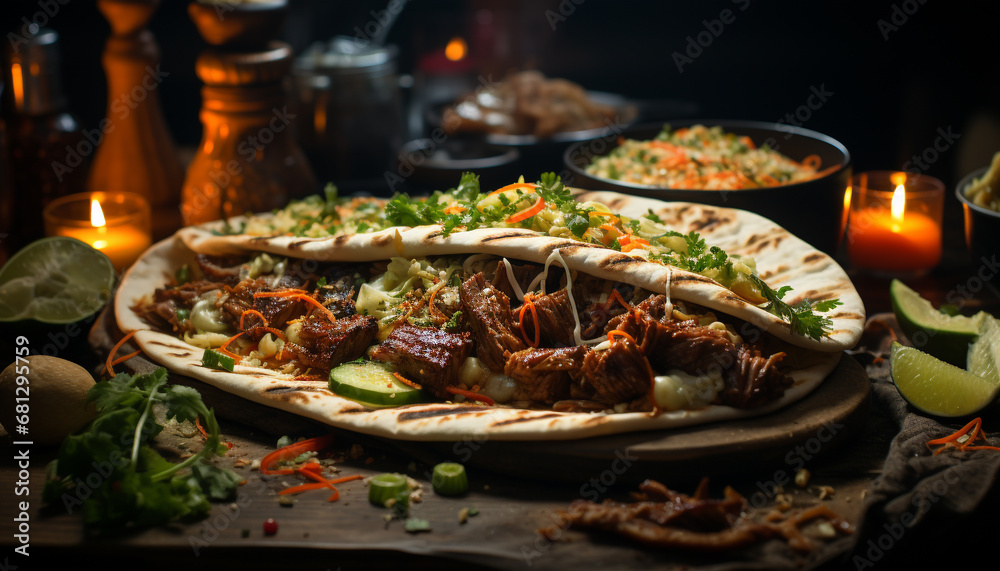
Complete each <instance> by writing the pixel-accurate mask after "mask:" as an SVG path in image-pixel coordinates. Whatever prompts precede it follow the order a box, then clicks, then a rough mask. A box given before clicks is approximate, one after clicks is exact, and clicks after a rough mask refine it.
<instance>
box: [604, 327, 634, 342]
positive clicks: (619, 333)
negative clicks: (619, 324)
mask: <svg viewBox="0 0 1000 571" xmlns="http://www.w3.org/2000/svg"><path fill="white" fill-rule="evenodd" d="M615 337H624V338H626V339H628V340H629V341H631V342H632V344H633V345H638V343H636V342H635V337H632V336H631V335H629V334H628V333H626V332H624V331H622V330H621V329H612V330H611V331H608V341H611V342H612V343H614V341H615Z"/></svg>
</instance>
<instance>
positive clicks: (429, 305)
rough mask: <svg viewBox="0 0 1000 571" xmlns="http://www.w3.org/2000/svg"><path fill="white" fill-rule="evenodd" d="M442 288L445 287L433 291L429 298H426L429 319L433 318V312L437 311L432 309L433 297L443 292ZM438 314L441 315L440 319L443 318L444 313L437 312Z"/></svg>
mask: <svg viewBox="0 0 1000 571" xmlns="http://www.w3.org/2000/svg"><path fill="white" fill-rule="evenodd" d="M444 287H445V286H441V287H439V288H437V289H435V290H434V291H432V292H431V296H430V297H429V298H427V314H428V315H430V316H431V317H434V310H435V309H437V308H436V307H434V296H436V295H437V294H438V292H439V291H441V290H443V289H444ZM438 313H440V314H441V317H444V313H441V310H438Z"/></svg>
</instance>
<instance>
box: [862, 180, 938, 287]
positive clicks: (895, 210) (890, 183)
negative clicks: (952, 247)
mask: <svg viewBox="0 0 1000 571" xmlns="http://www.w3.org/2000/svg"><path fill="white" fill-rule="evenodd" d="M851 195H852V198H851V206H850V214H849V217H848V224H847V254H848V257H849V259H850V262H851V265H852V266H854V267H857V268H862V269H868V270H882V271H886V272H897V273H921V272H925V271H927V270H930V269H931V268H933V267H934V266H936V265H937V264H938V262H940V261H941V212H942V209H943V206H944V184H943V183H942V182H941V181H939V180H937V179H935V178H933V177H929V176H926V175H919V174H917V175H909V174H907V173H905V172H889V171H876V172H871V173H861V174H859V175H856V176H855V177H854V179H853V181H852V184H851Z"/></svg>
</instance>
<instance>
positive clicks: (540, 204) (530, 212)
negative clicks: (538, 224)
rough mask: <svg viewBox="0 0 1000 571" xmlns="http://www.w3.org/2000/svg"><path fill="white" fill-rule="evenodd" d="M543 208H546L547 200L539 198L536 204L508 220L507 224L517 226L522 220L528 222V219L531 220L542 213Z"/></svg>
mask: <svg viewBox="0 0 1000 571" xmlns="http://www.w3.org/2000/svg"><path fill="white" fill-rule="evenodd" d="M543 208H545V199H544V198H542V197H541V196H539V197H538V200H536V201H535V203H534V204H532V205H531V206H529V207H528V208H525V209H524V210H522V211H520V212H518V213H516V214H513V215H511V216H510V217H509V218H507V223H508V224H516V223H518V222H520V221H522V220H527V219H528V218H531V217H532V216H534V215H536V214H538V213H539V212H541V211H542V209H543Z"/></svg>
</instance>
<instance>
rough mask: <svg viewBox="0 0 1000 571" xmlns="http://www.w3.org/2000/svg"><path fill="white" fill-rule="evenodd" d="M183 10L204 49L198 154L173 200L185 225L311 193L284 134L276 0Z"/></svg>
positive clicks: (201, 4) (306, 170)
mask: <svg viewBox="0 0 1000 571" xmlns="http://www.w3.org/2000/svg"><path fill="white" fill-rule="evenodd" d="M188 8H189V14H190V16H191V19H192V20H194V22H195V25H196V26H197V27H198V31H199V33H200V34H201V35H202V37H203V38H205V41H207V42H208V43H209V44H212V46H213V47H212V48H210V49H207V50H205V51H204V52H203V53H202V54H201V55H200V56H198V60H197V62H196V71H197V73H198V77H199V78H200V79H201V80H202V81H203V82H205V86H204V87H203V88H202V109H201V122H202V125H203V126H204V132H203V135H202V141H201V144H200V146H199V147H198V151H197V153H196V154H195V156H194V159H193V160H192V161H191V164H190V165H189V166H188V171H187V177H186V178H185V180H184V185H183V190H182V200H181V213H182V215H183V217H184V223H185V224H188V225H190V224H199V223H202V222H208V221H211V220H218V219H220V218H229V217H231V216H236V215H239V214H243V213H246V212H263V211H267V210H272V209H274V208H278V207H281V206H284V205H285V203H287V201H288V200H289V199H290V198H298V197H302V196H306V195H308V194H312V193H315V192H316V191H317V190H318V187H317V184H316V178H315V176H314V175H313V172H312V169H311V168H310V167H309V163H308V162H307V161H306V158H305V155H304V153H303V152H302V149H301V148H300V147H299V145H298V143H297V142H296V141H295V138H294V137H293V135H292V121H293V120H294V118H295V115H294V114H293V113H291V112H289V109H288V107H287V102H286V98H287V96H286V91H287V89H286V83H287V79H288V77H289V73H290V72H291V67H292V59H293V55H292V49H291V47H290V46H289V45H288V44H285V43H283V42H279V41H276V40H274V38H275V37H276V36H277V34H278V31H279V30H280V27H281V25H282V23H283V20H284V15H285V11H286V9H287V4H286V2H285V1H284V0H271V1H267V0H264V1H261V0H257V1H255V2H245V3H239V2H237V3H233V2H231V1H229V2H211V1H208V0H202V1H197V2H193V3H191V4H190V5H189V6H188Z"/></svg>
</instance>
